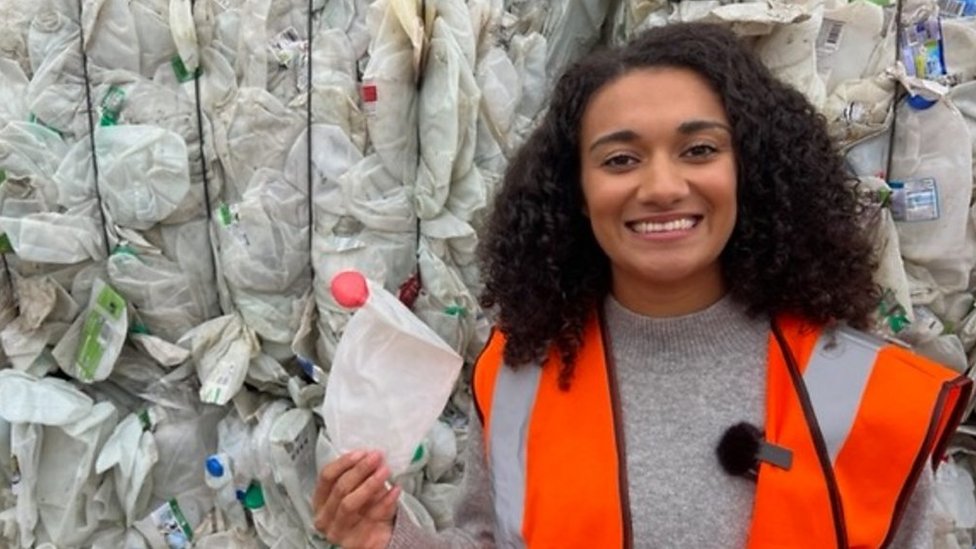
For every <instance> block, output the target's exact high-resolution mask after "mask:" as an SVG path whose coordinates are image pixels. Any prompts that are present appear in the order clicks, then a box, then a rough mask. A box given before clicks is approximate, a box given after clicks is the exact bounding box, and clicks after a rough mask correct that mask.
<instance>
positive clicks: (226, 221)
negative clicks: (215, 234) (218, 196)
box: [217, 204, 234, 227]
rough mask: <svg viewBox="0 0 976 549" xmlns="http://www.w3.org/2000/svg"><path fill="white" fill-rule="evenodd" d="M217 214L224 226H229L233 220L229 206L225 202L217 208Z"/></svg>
mask: <svg viewBox="0 0 976 549" xmlns="http://www.w3.org/2000/svg"><path fill="white" fill-rule="evenodd" d="M217 216H218V217H219V218H220V224H221V225H223V226H224V227H229V226H230V224H231V223H233V222H234V214H233V213H231V211H230V206H228V205H227V204H221V205H220V208H218V209H217Z"/></svg>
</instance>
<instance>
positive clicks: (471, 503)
mask: <svg viewBox="0 0 976 549" xmlns="http://www.w3.org/2000/svg"><path fill="white" fill-rule="evenodd" d="M469 417H470V418H471V423H470V425H471V426H470V428H469V429H470V430H469V432H468V443H467V448H466V449H465V455H464V478H463V479H462V480H461V491H460V494H459V497H458V501H457V504H456V506H455V508H454V527H453V528H447V529H445V530H442V531H440V532H438V533H436V534H433V533H430V532H427V531H426V530H424V529H422V528H420V527H419V526H417V525H416V524H414V523H413V522H412V521H411V520H410V519H409V518H406V513H404V512H402V509H401V510H400V511H398V512H397V516H396V519H395V521H394V524H393V537H392V538H391V539H390V543H389V545H388V546H387V548H388V549H491V548H494V547H495V533H494V529H495V512H494V498H493V496H492V491H491V481H490V480H489V476H488V466H487V463H486V462H485V451H484V438H483V435H482V430H481V429H482V428H481V423H480V421H478V419H477V417H478V416H477V415H476V414H474V413H473V412H472V414H471V415H470V416H469Z"/></svg>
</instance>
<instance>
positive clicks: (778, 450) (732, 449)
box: [715, 421, 793, 480]
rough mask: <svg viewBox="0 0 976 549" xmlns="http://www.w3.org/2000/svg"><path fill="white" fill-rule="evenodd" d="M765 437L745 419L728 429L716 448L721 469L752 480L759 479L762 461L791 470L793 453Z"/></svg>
mask: <svg viewBox="0 0 976 549" xmlns="http://www.w3.org/2000/svg"><path fill="white" fill-rule="evenodd" d="M763 437H764V435H763V432H762V430H760V429H759V427H756V426H755V425H753V424H751V423H747V422H744V421H743V422H741V423H737V424H736V425H733V426H732V427H729V428H728V429H726V431H725V434H723V435H722V440H721V441H719V443H718V447H717V448H716V449H715V453H716V454H718V462H719V463H720V464H721V465H722V469H724V470H725V472H726V473H728V474H730V475H732V476H734V477H744V478H747V479H750V480H756V479H757V478H758V476H759V462H761V461H765V462H766V463H769V464H772V465H775V466H777V467H779V468H781V469H786V470H787V471H788V470H789V469H790V467H792V466H793V452H792V451H790V449H788V448H783V447H782V446H777V445H775V444H772V443H770V442H767V441H766V440H765V439H764V438H763Z"/></svg>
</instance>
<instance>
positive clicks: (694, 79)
mask: <svg viewBox="0 0 976 549" xmlns="http://www.w3.org/2000/svg"><path fill="white" fill-rule="evenodd" d="M731 131H732V130H731V127H730V124H729V120H728V117H727V116H726V114H725V109H724V108H723V106H722V101H721V99H720V98H719V97H718V95H716V94H715V92H713V91H712V90H711V88H710V87H709V86H708V84H707V83H706V81H705V80H704V79H703V78H702V77H701V76H699V75H698V74H697V73H695V72H693V71H691V70H688V69H679V68H665V67H661V68H652V69H637V70H633V71H630V72H628V73H626V74H624V75H623V76H621V77H619V78H617V79H616V80H613V81H611V82H610V83H608V84H606V85H605V86H604V87H603V88H601V89H600V90H599V91H597V93H596V94H594V96H593V97H592V98H591V100H590V103H589V105H587V108H586V110H585V111H584V113H583V120H582V126H581V134H580V158H581V177H582V185H583V196H584V200H585V214H586V216H587V217H588V218H589V220H590V224H591V226H592V228H593V233H594V235H595V236H596V240H597V242H598V243H599V244H600V247H601V248H603V251H604V252H605V253H606V254H607V256H608V257H609V258H610V265H611V272H612V290H613V293H614V296H615V297H616V298H617V299H618V300H619V301H620V302H621V303H622V304H623V305H625V306H627V307H629V308H631V309H632V310H635V311H638V312H645V313H648V314H655V313H662V312H664V313H665V314H667V313H668V312H669V311H668V310H662V309H661V308H660V307H656V306H655V303H657V304H660V303H661V302H662V300H664V301H675V300H677V301H681V302H688V303H687V305H688V306H690V307H691V310H688V311H681V310H671V311H670V312H671V313H672V314H678V313H682V312H691V311H693V310H697V309H699V308H702V307H705V306H707V305H709V304H711V303H713V302H714V301H715V300H717V299H719V297H721V296H722V294H723V293H724V291H725V286H724V281H723V280H722V274H721V268H720V265H719V255H720V254H721V253H722V249H723V248H724V247H725V244H726V242H728V240H729V236H730V235H731V234H732V229H733V227H734V226H735V216H736V158H735V152H734V146H733V141H732V133H731ZM696 301H700V302H701V303H698V304H692V303H691V302H696ZM678 309H681V307H680V306H679V307H678Z"/></svg>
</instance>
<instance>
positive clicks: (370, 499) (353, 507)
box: [339, 465, 390, 516]
mask: <svg viewBox="0 0 976 549" xmlns="http://www.w3.org/2000/svg"><path fill="white" fill-rule="evenodd" d="M389 478H390V470H389V469H388V468H387V467H386V465H380V466H379V467H378V468H377V469H376V470H375V471H374V472H373V474H372V475H370V476H369V477H368V478H367V479H365V480H364V481H363V482H362V483H361V484H360V485H359V486H358V487H356V489H355V490H353V491H352V492H350V493H349V495H347V496H346V497H344V498H342V502H341V503H340V504H339V509H340V511H341V513H342V514H356V515H361V516H365V515H366V514H367V512H369V510H370V508H371V507H372V506H373V505H374V504H375V503H376V502H377V501H379V500H380V499H381V498H382V497H383V496H384V495H386V493H387V492H389V489H388V488H387V486H386V481H387V480H388V479H389Z"/></svg>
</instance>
